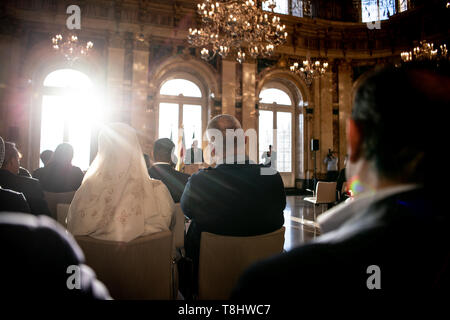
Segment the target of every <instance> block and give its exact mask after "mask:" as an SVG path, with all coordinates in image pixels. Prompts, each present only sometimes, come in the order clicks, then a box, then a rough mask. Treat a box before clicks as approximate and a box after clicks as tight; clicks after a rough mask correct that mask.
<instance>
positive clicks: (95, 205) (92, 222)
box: [67, 123, 174, 242]
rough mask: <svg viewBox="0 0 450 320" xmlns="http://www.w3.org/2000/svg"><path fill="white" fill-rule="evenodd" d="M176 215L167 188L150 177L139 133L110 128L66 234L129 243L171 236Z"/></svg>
mask: <svg viewBox="0 0 450 320" xmlns="http://www.w3.org/2000/svg"><path fill="white" fill-rule="evenodd" d="M173 211H174V202H173V200H172V197H171V196H170V193H169V191H168V190H167V187H166V186H165V185H164V183H162V182H161V181H159V180H153V179H150V177H149V175H148V172H147V168H146V166H145V161H144V158H143V156H142V150H141V147H140V145H139V141H138V138H137V135H136V132H135V130H134V129H133V128H131V127H130V126H128V125H126V124H123V123H114V124H111V125H108V126H106V127H105V128H104V129H103V130H102V131H101V133H100V134H99V137H98V153H97V156H96V158H95V160H94V162H93V163H92V165H91V166H90V167H89V170H88V171H87V173H86V175H85V176H84V179H83V183H82V184H81V186H80V188H79V189H78V191H77V192H76V193H75V197H74V198H73V201H72V203H71V205H70V208H69V213H68V216H67V229H68V230H69V231H70V232H71V233H72V234H73V235H87V236H91V237H93V238H97V239H101V240H112V241H125V242H128V241H131V240H133V239H136V238H137V237H139V236H144V235H148V234H151V233H155V232H159V231H164V230H168V229H169V226H170V222H171V218H172V215H173Z"/></svg>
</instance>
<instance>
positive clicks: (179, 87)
mask: <svg viewBox="0 0 450 320" xmlns="http://www.w3.org/2000/svg"><path fill="white" fill-rule="evenodd" d="M158 104H159V109H158V111H159V121H158V138H169V139H171V140H172V141H173V143H174V144H175V145H176V146H177V145H178V134H179V131H178V129H179V128H184V137H185V144H186V148H190V147H191V145H192V142H193V141H194V140H197V141H198V142H199V143H198V145H199V146H201V142H202V132H203V131H202V124H203V119H204V117H203V111H204V107H205V97H204V95H203V94H202V91H201V89H200V87H199V85H197V84H196V83H195V82H194V81H190V80H186V79H182V78H177V79H170V80H167V81H165V82H163V84H162V85H161V88H160V90H159V96H158Z"/></svg>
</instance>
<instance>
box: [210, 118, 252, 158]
mask: <svg viewBox="0 0 450 320" xmlns="http://www.w3.org/2000/svg"><path fill="white" fill-rule="evenodd" d="M206 133H207V137H208V139H209V141H210V142H211V143H212V144H214V150H215V155H216V156H217V157H218V158H219V160H220V158H222V157H225V155H227V156H230V157H231V158H233V159H234V157H235V156H236V155H238V154H245V141H244V140H245V139H244V135H243V131H242V126H241V123H240V122H239V120H238V119H236V118H235V117H233V116H232V115H229V114H221V115H218V116H215V117H214V118H212V119H211V120H210V121H209V123H208V126H207V128H206ZM227 134H228V136H229V138H231V139H229V141H228V143H229V146H227ZM238 136H240V137H241V139H238ZM219 138H222V139H221V141H220V142H219V141H217V140H216V139H219ZM233 145H234V148H233V147H231V146H233ZM222 148H223V149H222Z"/></svg>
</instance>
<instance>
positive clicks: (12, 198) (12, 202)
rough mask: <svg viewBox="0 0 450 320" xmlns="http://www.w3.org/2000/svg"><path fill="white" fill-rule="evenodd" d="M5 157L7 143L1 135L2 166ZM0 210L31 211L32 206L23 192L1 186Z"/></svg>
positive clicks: (0, 158)
mask: <svg viewBox="0 0 450 320" xmlns="http://www.w3.org/2000/svg"><path fill="white" fill-rule="evenodd" d="M4 158H5V143H4V141H3V139H2V137H0V168H1V166H2V164H3V160H4ZM0 211H10V212H25V213H29V212H30V207H29V206H28V203H27V201H26V200H25V197H24V196H23V194H22V193H20V192H15V191H12V190H8V189H3V188H2V187H1V186H0Z"/></svg>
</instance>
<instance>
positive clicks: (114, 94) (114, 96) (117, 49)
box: [106, 34, 125, 121]
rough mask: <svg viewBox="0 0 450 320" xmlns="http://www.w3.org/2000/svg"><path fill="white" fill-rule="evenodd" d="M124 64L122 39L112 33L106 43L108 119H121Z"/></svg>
mask: <svg viewBox="0 0 450 320" xmlns="http://www.w3.org/2000/svg"><path fill="white" fill-rule="evenodd" d="M124 64H125V49H124V39H123V37H121V36H120V35H116V34H113V35H111V37H110V39H109V44H108V69H107V78H106V87H107V92H106V93H107V101H108V109H109V112H108V115H109V119H108V120H109V121H119V120H120V119H121V111H122V107H123V76H124Z"/></svg>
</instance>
